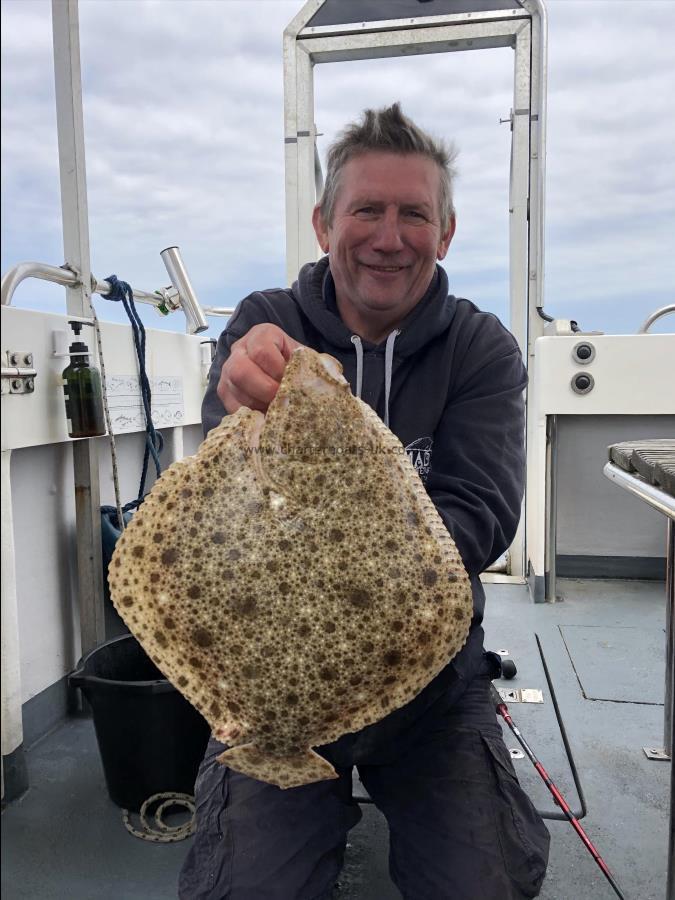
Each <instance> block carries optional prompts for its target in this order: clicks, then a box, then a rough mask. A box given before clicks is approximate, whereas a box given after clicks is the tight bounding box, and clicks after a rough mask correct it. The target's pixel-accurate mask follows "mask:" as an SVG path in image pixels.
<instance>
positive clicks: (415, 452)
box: [405, 437, 434, 482]
mask: <svg viewBox="0 0 675 900" xmlns="http://www.w3.org/2000/svg"><path fill="white" fill-rule="evenodd" d="M433 446H434V439H433V438H430V437H421V438H417V440H415V441H412V442H411V443H410V444H408V446H407V447H406V448H405V452H406V453H407V454H408V459H409V460H410V462H411V463H412V465H413V468H414V469H415V471H416V472H417V474H418V475H419V476H420V478H421V479H422V481H423V482H426V480H427V475H428V474H429V469H430V468H431V454H432V452H433Z"/></svg>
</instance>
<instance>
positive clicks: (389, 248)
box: [371, 208, 403, 253]
mask: <svg viewBox="0 0 675 900" xmlns="http://www.w3.org/2000/svg"><path fill="white" fill-rule="evenodd" d="M371 246H372V248H373V250H380V251H381V252H382V253H395V252H396V251H397V250H401V249H403V241H402V240H401V228H400V222H399V217H398V210H397V209H393V208H389V209H387V210H385V212H384V213H383V214H382V216H380V218H379V219H378V222H377V227H376V229H375V233H374V234H373V240H372V244H371Z"/></svg>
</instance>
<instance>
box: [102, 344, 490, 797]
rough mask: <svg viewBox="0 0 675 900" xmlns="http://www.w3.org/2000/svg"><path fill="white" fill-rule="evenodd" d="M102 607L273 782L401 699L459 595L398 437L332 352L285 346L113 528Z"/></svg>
mask: <svg viewBox="0 0 675 900" xmlns="http://www.w3.org/2000/svg"><path fill="white" fill-rule="evenodd" d="M109 581H110V588H111V596H112V599H113V603H114V604H115V607H116V608H117V610H118V611H119V612H120V614H121V616H122V617H123V619H124V620H125V622H126V623H127V625H128V626H129V628H130V629H131V631H132V633H133V634H134V635H135V636H136V637H137V639H138V640H139V641H140V643H141V644H142V646H143V647H144V649H145V650H146V652H147V653H148V654H149V655H150V657H151V658H152V659H153V661H154V662H155V663H156V665H157V666H158V667H159V668H160V669H161V670H162V672H163V673H164V674H165V675H166V677H167V678H168V679H169V680H170V681H171V682H172V683H173V684H174V685H175V686H176V688H177V689H178V690H179V691H181V693H182V694H183V695H184V696H185V697H186V698H187V699H188V700H189V701H190V702H191V703H192V704H193V705H194V706H195V707H196V708H197V709H198V710H199V711H200V712H201V713H202V715H203V716H204V717H205V718H206V719H207V721H208V722H209V724H210V725H211V727H212V729H213V732H214V735H215V736H216V737H218V738H219V739H220V740H222V741H223V742H225V743H227V744H228V746H229V749H228V750H226V751H225V753H223V754H222V756H221V757H220V760H221V762H223V763H225V764H227V765H228V766H230V767H231V768H233V769H235V770H237V771H240V772H243V773H244V774H246V775H249V776H251V777H253V778H257V779H259V780H261V781H266V782H269V783H272V784H276V785H278V786H279V787H282V788H288V787H294V786H297V785H301V784H308V783H311V782H313V781H317V780H321V779H324V778H331V777H335V776H336V773H335V771H334V769H333V767H332V766H331V765H330V764H329V763H328V762H327V761H326V760H324V759H323V758H322V757H320V756H318V755H317V754H316V753H314V752H313V751H312V750H311V748H312V747H315V746H320V745H323V744H327V743H330V742H331V741H334V740H336V739H337V738H339V737H341V736H342V735H343V734H346V733H348V732H355V731H358V730H360V729H361V728H363V727H365V726H366V725H370V724H372V723H374V722H376V721H378V720H380V719H381V718H383V717H384V716H386V715H387V714H388V713H390V712H392V711H393V710H395V709H397V708H399V707H401V706H403V705H404V704H406V703H408V702H409V701H410V700H412V699H413V698H414V697H415V696H416V695H417V694H418V693H419V692H420V691H421V690H422V689H423V688H424V687H425V686H426V685H427V684H428V683H429V682H430V681H431V680H432V679H433V678H434V677H435V676H436V675H437V674H438V672H440V671H441V669H443V668H444V667H445V666H446V665H447V663H448V662H449V661H450V660H451V659H452V658H453V656H454V655H455V654H456V653H457V652H458V651H459V650H460V649H461V648H462V646H463V645H464V643H465V641H466V638H467V636H468V633H469V626H470V622H471V617H472V610H473V604H472V595H471V588H470V584H469V579H468V577H467V574H466V571H465V569H464V566H463V564H462V561H461V558H460V556H459V553H458V551H457V548H456V547H455V544H454V542H453V540H452V538H451V537H450V535H449V533H448V531H447V529H446V528H445V526H444V524H443V522H442V520H441V518H440V516H439V514H438V512H437V511H436V509H435V507H434V505H433V503H432V502H431V500H430V499H429V496H428V495H427V493H426V491H425V489H424V486H423V484H422V482H421V480H420V478H419V476H418V475H417V473H416V472H415V470H414V469H413V467H412V465H411V464H410V461H409V459H408V457H407V455H406V452H405V449H404V448H403V446H402V444H401V443H400V441H399V440H398V439H397V438H396V437H395V436H394V435H393V434H392V432H391V431H390V430H389V429H388V428H387V427H386V426H385V425H384V424H383V423H382V421H381V420H380V419H379V418H378V417H377V415H376V414H375V413H374V412H373V411H372V410H371V409H370V407H369V406H367V404H365V403H363V402H362V401H361V400H359V399H357V398H356V397H354V396H353V395H352V393H351V391H350V388H349V385H348V383H347V382H346V381H345V379H344V378H343V377H342V374H341V368H340V365H339V363H337V362H336V361H335V360H334V359H332V357H329V356H326V355H324V354H318V353H316V352H315V351H314V350H310V349H308V348H301V349H299V350H296V351H295V352H294V353H293V355H292V356H291V359H290V361H289V363H288V365H287V367H286V371H285V374H284V378H283V380H282V383H281V385H280V387H279V390H278V392H277V395H276V397H275V399H274V400H273V402H272V403H271V405H270V407H269V410H268V412H267V415H266V416H263V415H262V414H261V413H259V412H255V411H252V410H249V409H246V408H241V409H239V410H238V411H237V412H236V413H235V414H234V415H231V416H226V417H224V418H223V420H222V422H221V424H220V425H219V426H218V427H217V428H215V429H213V430H212V431H211V432H210V433H209V435H208V437H207V438H206V440H205V441H204V442H203V443H202V445H201V446H200V448H199V450H198V452H197V454H196V455H195V456H192V457H187V458H185V459H183V460H180V461H179V462H177V463H174V464H173V465H172V466H171V467H170V468H169V469H168V470H167V471H166V472H165V473H164V474H163V475H162V476H161V477H160V478H159V479H158V481H157V482H156V484H155V485H154V487H153V488H152V490H151V492H150V493H149V495H148V496H147V497H146V499H145V501H144V503H143V505H142V506H141V507H140V508H139V510H138V511H137V512H136V514H135V515H134V517H133V519H132V521H131V523H130V524H129V526H128V527H127V528H126V530H125V531H124V533H123V534H122V536H121V537H120V539H119V540H118V542H117V546H116V550H115V553H114V556H113V559H112V562H111V565H110V569H109Z"/></svg>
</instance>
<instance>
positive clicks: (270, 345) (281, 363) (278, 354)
mask: <svg viewBox="0 0 675 900" xmlns="http://www.w3.org/2000/svg"><path fill="white" fill-rule="evenodd" d="M247 337H248V339H246V338H244V348H245V350H246V354H247V355H248V357H249V359H252V360H253V362H255V363H256V364H257V365H258V366H259V367H260V368H261V369H262V370H263V372H265V373H266V374H267V375H269V376H270V378H273V379H274V380H275V381H276V382H277V384H279V383H280V382H281V379H282V378H283V376H284V369H285V368H286V363H287V362H288V360H289V359H290V358H291V353H292V352H293V351H294V350H295V349H296V347H300V346H302V345H301V344H299V343H298V342H297V341H296V340H293V338H291V337H289V336H288V335H287V334H285V333H284V332H283V331H282V330H281V329H280V328H275V327H273V326H271V327H270V328H268V329H265V330H260V331H255V330H254V329H252V330H251V332H249V335H248V336H247Z"/></svg>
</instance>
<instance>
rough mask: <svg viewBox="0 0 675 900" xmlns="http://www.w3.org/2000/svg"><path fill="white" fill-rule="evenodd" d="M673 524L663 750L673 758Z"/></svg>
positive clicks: (674, 528)
mask: <svg viewBox="0 0 675 900" xmlns="http://www.w3.org/2000/svg"><path fill="white" fill-rule="evenodd" d="M674 569H675V522H674V521H673V520H672V519H671V518H670V517H669V518H668V531H667V535H666V684H665V692H664V698H663V703H664V712H665V715H664V722H663V748H664V750H665V751H666V753H667V755H668V756H669V757H670V758H671V761H672V758H673V701H674V700H675V571H674Z"/></svg>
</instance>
